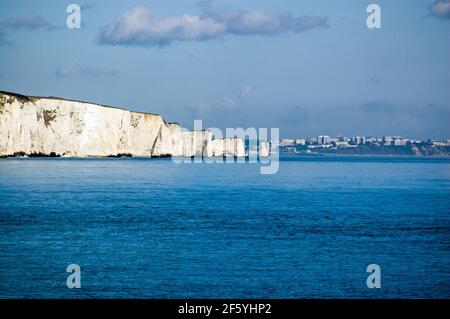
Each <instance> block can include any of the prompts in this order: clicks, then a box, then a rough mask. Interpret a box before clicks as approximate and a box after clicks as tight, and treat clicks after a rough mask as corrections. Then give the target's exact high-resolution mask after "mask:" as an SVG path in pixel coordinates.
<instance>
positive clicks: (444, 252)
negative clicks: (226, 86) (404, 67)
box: [0, 157, 450, 298]
mask: <svg viewBox="0 0 450 319" xmlns="http://www.w3.org/2000/svg"><path fill="white" fill-rule="evenodd" d="M71 263H76V264H78V265H80V266H81V283H82V288H81V289H68V288H67V287H66V276H67V275H68V274H67V273H66V272H65V270H66V267H67V265H69V264H71ZM372 263H376V264H379V265H380V266H381V271H382V277H381V285H382V288H381V289H368V288H367V286H366V278H367V276H368V275H369V274H368V273H366V267H367V265H369V264H372ZM0 297H1V298H10V297H27V298H35V297H39V298H42V297H45V298H55V297H63V298H80V297H83V298H84V297H95V298H97V297H106V298H112V297H114V298H117V297H119V298H122V297H124V298H131V297H134V298H148V297H150V298H161V297H164V298H166V297H167V298H190V297H192V298H203V297H205V298H217V297H222V298H225V297H234V298H260V297H261V298H263V297H264V298H265V297H269V298H315V297H333V298H334V297H336V298H347V297H353V298H354V297H363V298H380V297H388V298H390V297H401V298H418V297H427V298H428V297H436V298H449V297H450V161H449V160H444V159H419V158H415V159H412V158H410V159H407V158H340V157H318V158H313V157H309V158H293V157H291V158H288V159H285V160H283V161H282V162H281V163H280V171H279V172H278V174H275V175H260V174H259V166H258V165H256V164H227V165H224V164H222V165H220V164H215V165H208V164H178V165H177V164H174V163H172V162H171V161H170V160H155V159H153V160H151V159H80V160H75V159H5V160H0Z"/></svg>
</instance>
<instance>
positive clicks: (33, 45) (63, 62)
mask: <svg viewBox="0 0 450 319" xmlns="http://www.w3.org/2000/svg"><path fill="white" fill-rule="evenodd" d="M439 2H442V6H446V5H447V4H448V1H447V0H439ZM70 3H78V4H80V5H81V6H82V7H84V9H83V10H82V22H83V27H82V28H81V29H73V30H70V29H68V28H67V27H66V26H65V22H66V18H67V15H68V14H67V13H66V6H67V5H68V4H70ZM369 3H377V4H379V5H380V7H381V10H382V28H381V29H379V30H369V29H368V28H367V26H366V18H367V15H368V14H367V13H366V6H367V5H368V4H369ZM434 4H435V1H434V0H416V1H408V0H386V1H361V0H349V1H340V0H308V1H298V0H286V1H283V0H264V1H255V0H249V1H247V0H239V1H238V0H222V1H220V0H213V1H210V2H208V1H203V2H202V3H201V4H199V3H198V2H197V1H194V0H192V1H190V0H177V1H176V0H158V1H156V0H155V1H124V0H109V1H94V0H86V1H79V2H77V1H76V0H72V1H67V2H66V1H57V0H55V1H32V0H28V1H24V0H3V1H1V2H0V90H6V91H14V92H18V93H23V94H28V95H43V96H47V95H53V96H60V97H64V98H71V99H78V100H86V101H93V102H98V103H102V104H109V105H113V106H119V107H125V108H128V109H131V110H138V111H145V112H152V113H160V114H162V115H163V116H164V117H165V118H166V119H167V120H169V121H178V122H180V123H181V124H182V125H184V126H186V127H191V126H192V124H193V119H203V120H204V124H205V125H206V126H218V127H221V128H224V127H235V126H242V127H244V128H246V127H250V126H252V127H279V128H280V134H281V136H283V137H289V136H292V137H296V136H311V135H318V134H330V135H337V134H344V135H404V136H408V137H416V138H428V137H430V138H450V125H449V124H448V122H449V120H450V89H449V88H450V73H449V71H450V20H449V15H448V11H442V10H441V11H442V12H441V11H436V10H434V11H432V8H433V5H434ZM449 5H450V4H449ZM138 6H140V7H138ZM442 6H441V7H442ZM441 7H440V8H441ZM136 8H138V9H136ZM139 8H140V9H139ZM444 8H446V7H444ZM129 10H131V11H130V12H134V13H136V12H138V11H137V10H140V11H139V12H141V13H142V12H144V13H147V12H151V14H152V16H151V17H150V18H149V19H150V20H151V22H152V23H153V22H154V21H156V22H155V23H156V24H155V25H156V26H157V27H160V26H162V25H163V24H164V23H165V22H166V21H169V20H170V18H178V17H182V16H183V15H185V14H189V15H190V16H192V17H201V19H203V20H201V21H203V22H204V21H207V22H208V23H212V22H213V23H214V24H212V26H211V27H210V26H209V25H198V28H196V29H195V30H194V31H192V32H194V36H193V37H191V36H192V32H191V31H189V30H188V31H186V30H184V29H181V30H182V31H181V32H179V29H172V30H171V33H164V32H160V31H152V33H151V34H150V35H149V33H139V32H138V33H133V32H131V33H130V31H129V30H130V29H126V28H125V29H123V30H122V29H120V28H119V27H118V23H117V21H115V20H114V19H115V17H117V16H122V17H124V13H125V12H126V11H129ZM133 10H134V11H133ZM255 10H258V12H263V13H264V14H265V15H266V16H268V17H270V18H271V19H272V20H273V21H275V22H281V24H280V25H279V26H278V27H277V28H275V29H271V28H269V29H268V28H265V27H264V28H261V27H260V26H259V27H258V26H257V28H256V29H255V28H253V27H254V25H251V26H250V27H249V28H247V29H245V28H244V27H248V25H247V24H243V23H242V21H243V19H241V20H236V19H231V18H228V16H227V15H225V14H224V13H227V12H234V13H238V16H239V17H242V16H243V15H244V14H246V13H254V12H255ZM168 18H169V20H167V19H168ZM211 21H212V22H211ZM128 22H129V21H128ZM147 22H148V21H147ZM137 23H142V24H145V21H140V20H139V21H137ZM181 23H183V22H181ZM222 24H223V25H225V29H223V30H222V29H220V27H219V29H218V31H217V32H216V33H212V30H213V29H212V27H213V26H217V25H219V26H220V25H222ZM305 25H306V27H305ZM121 26H122V25H121ZM243 26H244V27H243ZM113 27H114V28H113ZM143 28H144V31H145V30H146V29H145V25H144V27H143ZM158 30H160V29H158ZM298 31H301V32H298ZM142 34H144V35H145V37H144V38H142V37H141V36H142ZM105 39H106V40H105ZM117 39H119V40H117ZM100 40H101V41H100ZM161 44H164V45H161Z"/></svg>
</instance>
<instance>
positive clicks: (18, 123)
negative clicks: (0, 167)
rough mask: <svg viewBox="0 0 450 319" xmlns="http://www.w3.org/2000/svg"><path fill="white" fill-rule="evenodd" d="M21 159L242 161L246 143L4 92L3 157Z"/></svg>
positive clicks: (142, 116)
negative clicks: (227, 158)
mask: <svg viewBox="0 0 450 319" xmlns="http://www.w3.org/2000/svg"><path fill="white" fill-rule="evenodd" d="M261 151H262V152H261V153H264V156H267V155H268V154H267V155H266V153H268V151H267V150H266V149H264V150H261ZM17 154H23V155H33V154H37V155H57V156H69V157H89V156H93V157H102V156H120V155H129V156H139V157H141V156H142V157H162V156H187V157H190V156H203V157H211V156H237V157H241V156H245V145H244V142H243V140H242V139H241V138H236V137H234V138H225V139H212V134H211V132H210V131H187V130H184V129H183V128H182V127H181V126H180V125H179V124H177V123H167V122H166V121H165V120H164V119H163V118H162V117H161V116H160V115H157V114H148V113H139V112H131V111H128V110H125V109H120V108H114V107H109V106H103V105H98V104H92V103H86V102H79V101H71V100H64V99H60V98H54V97H32V96H24V95H19V94H14V93H8V92H1V91H0V156H13V155H17ZM261 155H262V154H261Z"/></svg>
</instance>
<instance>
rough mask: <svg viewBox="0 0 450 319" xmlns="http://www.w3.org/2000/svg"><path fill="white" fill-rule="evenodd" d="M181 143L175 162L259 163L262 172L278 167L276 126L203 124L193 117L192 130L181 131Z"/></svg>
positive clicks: (270, 171)
mask: <svg viewBox="0 0 450 319" xmlns="http://www.w3.org/2000/svg"><path fill="white" fill-rule="evenodd" d="M180 134H184V135H182V136H180V137H179V140H180V141H181V142H182V146H181V147H180V148H179V150H178V153H177V152H175V156H172V161H173V162H174V163H177V164H179V163H207V164H213V163H220V164H222V163H248V164H260V165H261V167H260V173H261V174H276V173H277V172H278V170H279V137H280V132H279V128H271V129H270V139H269V129H267V128H259V129H256V128H254V127H250V128H247V129H243V128H240V127H238V128H226V129H225V134H223V132H222V130H220V129H219V128H217V127H211V128H208V129H206V130H205V129H204V128H203V122H202V120H195V121H194V130H193V131H187V130H186V131H183V132H182V133H180Z"/></svg>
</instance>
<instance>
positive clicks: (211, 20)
mask: <svg viewBox="0 0 450 319" xmlns="http://www.w3.org/2000/svg"><path fill="white" fill-rule="evenodd" d="M208 10H209V11H207V12H205V13H203V14H201V15H189V14H183V15H181V16H174V17H167V18H160V17H158V16H156V15H155V14H153V13H152V12H151V11H150V9H148V8H147V7H145V6H138V7H135V8H133V9H131V10H128V11H126V12H125V13H123V14H121V15H120V16H118V17H116V18H115V19H114V20H113V21H112V22H111V23H109V24H108V25H106V26H105V27H103V28H102V29H101V31H100V35H99V43H100V44H111V45H126V46H127V45H128V46H164V45H169V44H170V43H172V42H174V41H205V40H209V39H214V38H218V37H222V36H224V35H226V34H234V35H256V34H260V35H262V34H276V33H281V32H287V31H292V32H295V33H298V32H304V31H307V30H311V29H314V28H319V27H326V26H327V18H326V17H317V16H300V17H294V16H293V15H291V14H281V15H275V14H270V13H265V12H263V11H260V10H254V11H230V10H222V11H219V10H214V9H208Z"/></svg>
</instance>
